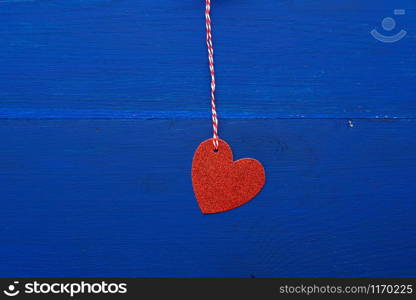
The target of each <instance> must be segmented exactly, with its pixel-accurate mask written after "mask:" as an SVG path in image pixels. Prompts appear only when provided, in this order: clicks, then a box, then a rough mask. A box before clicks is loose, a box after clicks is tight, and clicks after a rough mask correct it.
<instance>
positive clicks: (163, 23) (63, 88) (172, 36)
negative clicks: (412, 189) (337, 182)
mask: <svg viewBox="0 0 416 300" xmlns="http://www.w3.org/2000/svg"><path fill="white" fill-rule="evenodd" d="M332 2H335V1H332ZM0 6H1V9H0V17H1V19H2V26H1V28H0V44H1V47H0V65H1V68H0V99H1V105H2V107H3V108H4V109H7V110H0V117H3V118H13V117H17V118H19V117H22V116H23V117H24V115H25V114H26V113H30V112H33V111H35V113H36V111H37V110H39V114H38V116H41V115H44V117H56V112H57V110H58V112H61V113H62V114H63V115H62V117H66V115H67V114H69V115H74V114H75V115H81V116H82V117H88V115H89V113H90V112H91V111H92V112H96V113H97V114H98V115H101V116H103V117H106V118H112V117H123V116H125V115H127V116H130V117H134V114H135V113H136V112H137V113H138V114H139V115H140V114H143V113H144V112H146V111H150V113H149V116H150V117H151V113H152V112H154V111H161V112H171V111H173V112H175V111H177V110H178V105H180V108H181V110H183V111H185V112H188V114H189V115H192V114H194V113H195V112H196V113H197V114H201V113H202V114H204V115H205V114H206V112H207V111H208V110H209V103H208V102H207V99H208V97H209V74H208V72H207V57H206V48H205V43H204V34H205V32H204V18H203V3H201V1H194V0H184V1H173V0H153V1H131V0H128V1H111V0H89V1H88V0H87V1H81V0H68V1H61V2H58V1H40V0H39V1H31V2H20V1H2V2H0ZM397 7H399V8H400V7H403V8H406V9H407V14H406V15H405V16H396V17H395V18H396V19H397V23H398V24H397V26H398V28H403V29H406V30H408V31H409V34H408V36H407V37H406V38H405V39H403V40H402V41H400V42H399V43H396V44H383V43H380V42H378V41H376V40H375V39H374V38H372V37H371V35H370V31H371V30H372V29H374V28H378V29H380V27H381V26H380V23H381V20H382V19H383V18H384V17H386V16H392V14H393V11H392V10H393V9H394V8H397ZM415 16H416V5H415V4H414V1H408V0H398V1H395V2H394V3H390V4H389V5H383V4H382V3H379V1H375V0H371V1H368V3H366V4H360V3H357V1H345V0H344V1H337V4H331V2H330V1H322V3H319V4H316V1H306V0H303V1H288V0H287V1H268V0H256V1H254V0H242V1H240V0H239V1H216V2H215V3H214V4H213V16H212V18H213V22H214V44H215V54H216V57H215V58H216V62H217V66H216V71H217V72H216V73H217V81H218V100H219V102H218V108H219V113H220V117H227V115H228V114H236V113H238V114H239V116H240V117H244V116H245V114H249V115H252V114H260V115H263V116H264V115H266V117H267V115H268V114H269V115H270V116H271V117H289V118H291V117H336V118H338V117H346V118H348V117H370V118H372V117H378V118H384V117H391V118H409V117H415V115H416V106H415V105H414V95H415V92H416V86H415V85H414V78H415V75H416V73H415V72H416V71H415V66H416V57H415V55H414V49H415V48H416V35H415V32H416V17H415ZM113 112H114V114H113ZM58 117H59V116H58Z"/></svg>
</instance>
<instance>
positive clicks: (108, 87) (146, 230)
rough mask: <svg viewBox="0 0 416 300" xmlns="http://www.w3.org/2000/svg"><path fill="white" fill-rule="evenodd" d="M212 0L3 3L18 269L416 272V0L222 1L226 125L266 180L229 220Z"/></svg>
mask: <svg viewBox="0 0 416 300" xmlns="http://www.w3.org/2000/svg"><path fill="white" fill-rule="evenodd" d="M201 2H202V1H195V0H182V1H174V0H153V1H133V0H120V1H116V0H66V1H44V0H33V1H21V0H0V19H1V24H2V26H0V45H1V47H0V66H1V68H0V140H1V143H2V145H1V147H0V203H1V209H0V236H1V242H0V276H1V277H31V276H33V277H54V276H59V277H85V276H91V277H103V276H113V277H147V276H150V277H152V276H158V277H161V276H162V277H169V276H173V277H205V276H210V277H229V276H236V277H263V276H281V277H371V276H373V277H375V276H379V277H389V276H398V277H405V276H407V277H414V276H415V270H416V262H415V260H414V258H415V256H416V240H415V236H416V232H415V225H416V219H415V214H416V203H415V201H414V200H415V194H416V188H415V184H414V183H415V179H416V175H415V174H416V162H415V159H414V157H415V153H416V142H415V140H416V139H415V130H416V106H415V102H414V95H415V92H416V85H415V84H414V79H415V78H416V71H415V70H416V68H415V67H416V55H415V54H414V49H415V46H416V34H415V32H416V18H415V16H416V4H415V2H414V1H413V0H412V1H407V0H397V1H394V3H392V2H391V1H375V0H370V1H366V3H361V2H360V1H358V0H342V1H328V0H321V1H307V0H283V1H267V0H239V1H215V3H213V15H212V18H213V22H214V46H215V53H216V54H215V55H216V63H217V65H216V74H217V81H218V95H217V96H218V100H219V101H218V110H219V117H220V137H221V138H223V139H224V140H226V141H227V142H228V143H229V144H230V145H231V146H232V148H233V152H234V157H235V158H236V159H238V158H242V157H255V158H256V159H258V160H260V161H261V162H262V163H263V165H264V167H265V169H266V173H267V178H266V185H265V187H264V189H263V190H262V192H261V193H260V194H259V195H258V196H257V197H256V198H255V199H254V200H253V201H251V202H250V203H248V204H246V205H244V206H243V207H240V208H238V209H236V210H233V211H230V212H228V213H226V214H219V215H212V216H204V215H202V214H201V213H200V212H199V209H198V205H197V203H196V201H195V198H194V195H193V191H192V184H191V178H190V168H191V161H192V155H193V152H194V150H195V148H196V147H197V145H198V144H199V143H200V142H201V141H203V140H205V139H207V138H209V137H210V136H211V127H210V126H211V124H210V121H209V117H210V115H209V114H210V112H209V105H210V104H209V73H208V67H207V57H206V55H207V54H206V48H205V44H204V34H205V32H204V16H203V3H201ZM393 5H394V6H393ZM394 8H404V9H406V10H407V13H406V15H405V16H396V17H395V19H396V21H397V29H405V30H407V31H408V35H407V36H406V37H405V38H404V39H403V40H402V41H400V42H398V43H395V44H382V43H380V42H378V41H376V40H374V39H373V38H372V37H371V36H370V33H369V32H370V30H372V29H373V28H377V29H379V30H380V22H381V20H382V19H383V18H384V17H387V16H392V10H393V9H394ZM396 31H397V30H396ZM396 31H394V32H393V33H395V32H396Z"/></svg>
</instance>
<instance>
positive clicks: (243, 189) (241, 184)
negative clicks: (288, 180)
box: [192, 139, 266, 214]
mask: <svg viewBox="0 0 416 300" xmlns="http://www.w3.org/2000/svg"><path fill="white" fill-rule="evenodd" d="M265 179H266V176H265V173H264V168H263V166H262V165H261V163H260V162H259V161H257V160H255V159H252V158H244V159H240V160H237V161H233V153H232V151H231V147H230V146H229V145H228V144H227V143H226V142H225V141H223V140H219V146H218V152H215V151H214V145H213V143H212V139H208V140H206V141H204V142H202V143H201V144H200V145H199V146H198V149H196V151H195V154H194V159H193V161H192V185H193V187H194V193H195V196H196V199H197V200H198V204H199V207H200V209H201V211H202V213H204V214H213V213H219V212H224V211H227V210H230V209H233V208H236V207H238V206H241V205H243V204H244V203H247V202H248V201H250V200H251V199H252V198H253V197H254V196H256V195H257V194H258V192H260V190H261V188H262V187H263V185H264V182H265Z"/></svg>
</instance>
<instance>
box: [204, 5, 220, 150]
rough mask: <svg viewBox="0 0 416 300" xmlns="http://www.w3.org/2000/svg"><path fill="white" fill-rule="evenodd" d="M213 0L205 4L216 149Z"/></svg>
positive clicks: (215, 147) (216, 119)
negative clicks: (211, 14) (211, 13)
mask: <svg viewBox="0 0 416 300" xmlns="http://www.w3.org/2000/svg"><path fill="white" fill-rule="evenodd" d="M210 12H211V0H206V5H205V25H206V29H207V47H208V62H209V71H210V73H211V111H212V129H213V136H212V137H213V139H212V141H213V143H214V149H215V150H218V118H217V110H216V107H215V72H214V48H213V47H212V35H211V16H210Z"/></svg>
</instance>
